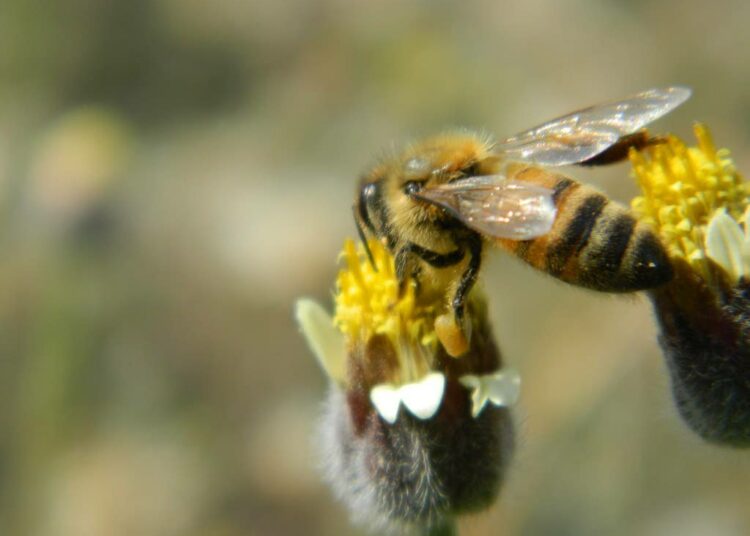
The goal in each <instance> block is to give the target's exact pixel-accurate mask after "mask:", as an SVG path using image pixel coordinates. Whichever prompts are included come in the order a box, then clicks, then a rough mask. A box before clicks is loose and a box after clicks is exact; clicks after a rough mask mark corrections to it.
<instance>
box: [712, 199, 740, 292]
mask: <svg viewBox="0 0 750 536" xmlns="http://www.w3.org/2000/svg"><path fill="white" fill-rule="evenodd" d="M744 241H745V237H744V236H743V232H742V230H741V229H740V226H739V224H738V223H737V222H736V221H734V219H732V217H731V216H729V214H727V211H726V209H720V210H718V211H716V213H715V214H714V215H713V217H712V218H711V221H710V222H709V223H708V229H707V230H706V252H707V253H708V256H709V257H710V258H711V259H712V260H713V261H714V262H716V263H717V264H718V265H719V266H721V267H722V268H724V270H726V271H727V273H728V274H729V275H730V276H731V277H732V278H733V279H739V277H740V275H742V274H743V259H742V249H743V242H744Z"/></svg>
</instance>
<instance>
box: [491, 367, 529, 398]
mask: <svg viewBox="0 0 750 536" xmlns="http://www.w3.org/2000/svg"><path fill="white" fill-rule="evenodd" d="M483 379H484V383H485V386H486V389H487V396H488V397H489V399H490V402H492V403H493V404H495V405H496V406H512V405H513V404H515V403H516V402H518V397H519V396H520V394H521V376H520V375H519V374H518V371H517V370H515V369H505V370H501V371H499V372H496V373H495V374H490V375H487V376H485V377H484V378H483Z"/></svg>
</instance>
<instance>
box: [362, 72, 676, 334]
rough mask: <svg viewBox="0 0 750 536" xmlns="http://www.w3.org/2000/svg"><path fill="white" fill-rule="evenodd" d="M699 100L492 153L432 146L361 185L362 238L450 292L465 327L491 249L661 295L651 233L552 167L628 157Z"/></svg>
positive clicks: (461, 143)
mask: <svg viewBox="0 0 750 536" xmlns="http://www.w3.org/2000/svg"><path fill="white" fill-rule="evenodd" d="M689 96H690V90H689V89H687V88H684V87H667V88H660V89H651V90H647V91H643V92H641V93H638V94H636V95H633V96H631V97H627V98H625V99H622V100H618V101H614V102H609V103H605V104H599V105H596V106H592V107H589V108H585V109H583V110H579V111H577V112H573V113H571V114H568V115H564V116H562V117H559V118H557V119H553V120H551V121H548V122H546V123H543V124H541V125H539V126H537V127H534V128H531V129H529V130H527V131H525V132H522V133H520V134H517V135H515V136H512V137H510V138H506V139H504V140H502V141H500V142H499V143H492V142H491V141H490V140H489V139H488V138H487V137H486V136H482V135H478V134H475V133H471V132H456V133H448V134H443V135H439V136H435V137H432V138H428V139H426V140H424V141H422V142H421V143H417V144H415V145H413V146H411V147H409V148H407V149H406V150H405V151H404V152H403V153H402V154H400V155H396V156H394V157H392V158H387V159H385V160H383V161H382V162H381V163H380V164H378V165H376V166H375V167H374V169H372V170H371V171H370V172H369V173H368V174H366V175H365V177H364V178H363V180H362V182H361V184H360V188H359V195H358V196H357V199H356V201H355V205H354V216H355V222H356V223H357V228H358V230H359V233H360V237H361V238H362V239H363V241H364V242H365V243H366V240H365V239H366V237H367V236H368V235H369V236H373V237H375V238H377V239H379V240H382V241H383V243H384V244H385V245H386V246H387V247H388V249H389V250H390V251H391V252H392V253H393V255H394V256H395V262H396V271H397V275H398V278H399V280H400V281H402V282H403V281H405V279H406V276H408V275H411V276H413V277H414V278H415V279H416V280H417V281H418V283H419V285H420V292H423V291H424V292H443V293H446V296H447V297H448V300H449V301H448V307H449V308H452V313H453V317H454V320H455V321H456V322H457V323H459V324H460V323H461V322H462V320H463V316H464V308H465V303H466V297H467V295H468V293H469V291H470V290H471V288H472V286H473V285H474V283H475V281H476V278H477V275H478V272H479V269H480V266H481V260H482V254H483V249H484V246H485V244H489V245H493V246H498V247H500V248H502V249H505V250H507V251H509V252H510V253H512V254H513V255H515V256H517V257H519V258H520V259H522V260H524V261H525V262H527V263H528V264H530V265H532V266H533V267H535V268H537V269H540V270H542V271H545V272H547V273H549V274H550V275H552V276H554V277H556V278H558V279H561V280H562V281H565V282H566V283H571V284H574V285H578V286H582V287H586V288H590V289H594V290H599V291H606V292H631V291H637V290H644V289H648V288H653V287H656V286H659V285H661V284H663V283H665V282H667V281H669V280H670V279H671V277H672V268H671V265H670V262H669V259H668V257H667V254H666V251H665V250H664V248H663V246H662V245H661V243H660V241H659V239H658V238H657V237H656V235H655V234H654V233H653V231H652V230H651V229H650V228H649V227H648V226H647V225H645V224H643V223H641V222H639V221H637V220H636V219H635V218H634V217H633V215H632V214H631V213H630V212H629V211H628V209H626V208H625V207H624V206H622V205H620V204H618V203H616V202H614V201H611V200H609V199H608V198H607V197H606V196H605V195H604V194H602V193H600V192H598V191H597V190H595V189H593V188H591V187H589V186H585V185H583V184H581V183H579V182H576V181H575V180H573V179H571V178H569V177H566V176H564V175H561V174H558V173H554V172H552V171H550V170H549V168H555V167H560V166H566V165H571V164H576V165H603V164H609V163H612V162H617V161H619V160H622V159H624V158H625V157H626V156H627V153H628V150H629V148H630V147H636V148H643V147H645V146H647V145H650V144H653V143H659V141H660V140H659V139H658V138H652V137H650V136H649V135H648V134H647V132H646V131H645V130H644V127H645V126H646V125H647V124H649V123H651V122H652V121H654V120H656V119H658V118H659V117H661V116H663V115H665V114H667V113H669V112H670V111H672V110H673V109H674V108H676V107H677V106H679V105H680V104H682V103H683V102H685V100H687V99H688V97H689Z"/></svg>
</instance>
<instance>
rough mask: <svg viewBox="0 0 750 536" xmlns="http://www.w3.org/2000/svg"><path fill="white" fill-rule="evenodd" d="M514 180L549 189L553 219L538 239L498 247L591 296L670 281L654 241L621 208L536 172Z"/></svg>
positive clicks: (566, 180)
mask: <svg viewBox="0 0 750 536" xmlns="http://www.w3.org/2000/svg"><path fill="white" fill-rule="evenodd" d="M514 178H515V179H518V180H523V181H527V182H533V183H535V184H539V185H540V186H545V187H547V188H551V189H552V190H553V191H554V192H555V197H554V199H555V204H556V205H557V217H556V219H555V223H554V224H553V225H552V229H551V231H550V232H549V233H548V234H546V235H544V236H541V237H539V238H536V239H533V240H525V241H512V240H500V241H498V243H499V245H500V246H501V247H503V248H504V249H506V250H508V251H510V252H511V253H513V254H514V255H516V256H518V257H519V258H521V259H523V260H524V261H526V262H527V263H529V264H531V265H532V266H534V267H535V268H537V269H539V270H543V271H545V272H547V273H549V274H551V275H553V276H555V277H557V278H559V279H561V280H563V281H565V282H567V283H571V284H574V285H578V286H582V287H587V288H591V289H594V290H601V291H606V292H629V291H635V290H644V289H648V288H653V287H657V286H659V285H662V284H664V283H666V282H667V281H669V280H670V279H671V278H672V266H671V264H670V262H669V258H668V256H667V253H666V251H665V250H664V247H663V246H662V244H661V242H660V241H659V239H658V237H657V236H656V235H655V234H654V232H653V231H652V230H651V228H650V227H648V226H647V225H645V224H643V223H641V222H639V221H638V220H637V219H636V218H635V217H634V216H633V215H632V214H631V213H630V212H629V211H628V210H627V209H626V208H625V207H623V206H622V205H620V204H618V203H615V202H613V201H610V200H609V199H607V197H606V196H604V195H602V194H601V193H599V192H597V191H596V190H594V189H592V188H589V187H587V186H584V185H582V184H580V183H578V182H576V181H574V180H572V179H569V178H567V177H564V176H562V175H557V174H553V173H549V172H546V171H544V170H542V169H538V168H526V169H524V170H523V171H521V172H519V173H518V174H517V175H516V176H515V177H514Z"/></svg>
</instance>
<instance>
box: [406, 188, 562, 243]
mask: <svg viewBox="0 0 750 536" xmlns="http://www.w3.org/2000/svg"><path fill="white" fill-rule="evenodd" d="M413 195H414V196H415V197H417V198H420V199H423V200H425V201H428V202H430V203H433V204H436V205H438V206H441V207H443V208H445V209H447V210H448V211H450V212H451V213H452V214H453V215H454V216H455V217H456V218H458V219H459V220H461V221H462V222H463V223H464V224H465V225H466V226H467V227H470V228H472V229H474V230H475V231H479V232H480V233H482V234H484V235H487V236H491V237H494V238H509V239H512V240H529V239H531V238H536V237H538V236H542V235H544V234H547V233H548V232H549V230H550V228H551V227H552V224H553V223H554V221H555V215H556V214H557V207H555V203H554V201H553V200H552V190H550V189H549V188H544V187H542V186H537V185H535V184H531V183H528V182H523V181H517V180H508V179H506V178H505V176H503V175H484V176H478V177H467V178H465V179H460V180H457V181H454V182H450V183H446V184H441V185H439V186H435V187H430V188H425V189H424V190H422V191H420V192H419V193H416V194H413Z"/></svg>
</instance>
